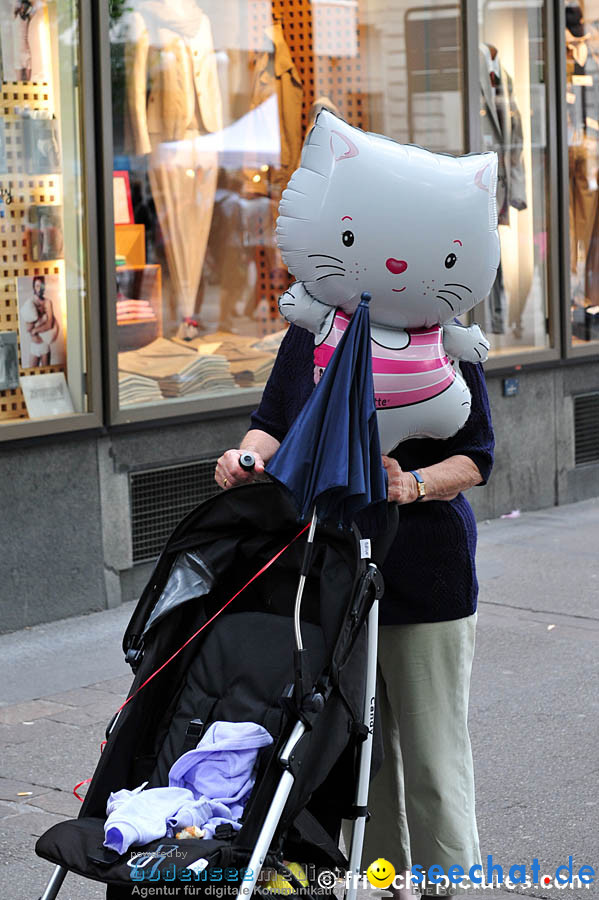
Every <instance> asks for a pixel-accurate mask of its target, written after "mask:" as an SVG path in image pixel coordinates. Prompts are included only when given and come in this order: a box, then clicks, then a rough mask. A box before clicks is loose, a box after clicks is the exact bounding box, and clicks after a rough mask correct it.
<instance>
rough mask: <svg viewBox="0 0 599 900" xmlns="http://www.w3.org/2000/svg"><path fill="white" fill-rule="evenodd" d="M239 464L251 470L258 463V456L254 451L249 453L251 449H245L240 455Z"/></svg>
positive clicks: (248, 470) (247, 470)
mask: <svg viewBox="0 0 599 900" xmlns="http://www.w3.org/2000/svg"><path fill="white" fill-rule="evenodd" d="M239 465H240V466H241V468H242V469H245V471H246V472H251V471H252V469H253V468H254V466H255V465H256V458H255V456H254V454H253V453H249V451H247V450H246V451H244V452H243V453H242V454H241V456H240V457H239Z"/></svg>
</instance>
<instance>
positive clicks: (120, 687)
mask: <svg viewBox="0 0 599 900" xmlns="http://www.w3.org/2000/svg"><path fill="white" fill-rule="evenodd" d="M132 683H133V674H131V675H119V676H118V678H109V679H108V680H107V681H98V682H97V684H92V685H90V687H93V688H94V690H96V689H97V690H102V691H110V693H111V694H119V695H120V696H122V697H123V699H125V697H126V696H127V694H128V693H129V688H130V687H131V685H132Z"/></svg>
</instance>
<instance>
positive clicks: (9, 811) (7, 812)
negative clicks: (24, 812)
mask: <svg viewBox="0 0 599 900" xmlns="http://www.w3.org/2000/svg"><path fill="white" fill-rule="evenodd" d="M18 814H19V804H18V803H14V804H13V803H1V802H0V819H7V818H9V817H10V816H16V815H18Z"/></svg>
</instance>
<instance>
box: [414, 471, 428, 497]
mask: <svg viewBox="0 0 599 900" xmlns="http://www.w3.org/2000/svg"><path fill="white" fill-rule="evenodd" d="M410 475H413V476H414V478H415V479H416V489H417V491H418V496H417V497H416V503H417V502H418V501H419V500H422V499H423V498H424V497H426V485H425V483H424V478H423V477H422V475H421V474H420V473H419V472H416V471H415V470H414V469H410Z"/></svg>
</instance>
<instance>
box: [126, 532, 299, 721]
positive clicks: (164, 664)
mask: <svg viewBox="0 0 599 900" xmlns="http://www.w3.org/2000/svg"><path fill="white" fill-rule="evenodd" d="M309 527H310V524H309V523H308V525H305V526H304V527H303V528H302V530H301V531H298V533H297V534H296V536H295V537H294V538H293V539H292V540H291V541H289V543H288V544H286V545H285V546H284V547H283V549H282V550H279V552H278V553H276V554H275V556H273V558H272V559H270V560H269V561H268V562H267V563H266V565H264V566H262V568H261V569H260V571H259V572H256V574H255V575H252V577H251V578H250V580H249V581H248V582H247V584H244V586H243V587H242V588H240V589H239V590H238V591H237V593H236V594H233V596H232V597H231V599H230V600H227V602H226V603H225V605H224V606H221V608H220V609H219V610H218V611H217V612H215V613H214V615H213V616H211V617H210V618H209V619H208V621H207V622H204V624H203V625H202V627H201V628H198V630H197V631H196V632H195V633H194V634H192V636H191V637H190V638H187V640H186V641H185V643H184V644H182V645H181V646H180V647H179V649H178V650H175V652H174V653H173V655H172V656H170V657H169V658H168V659H167V661H166V662H164V663H162V665H161V666H160V668H158V669H156V671H155V672H152V674H151V675H150V676H149V678H146V680H145V681H144V683H143V684H140V686H139V687H138V688H137V690H136V691H135V693H134V694H131V696H130V697H128V698H127V699H126V700H125V702H124V703H123V704H122V706H119V708H118V709H117V711H116V712H117V713H120V711H121V710H122V709H124V707H125V706H127V704H128V703H129V701H130V700H133V698H134V697H137V695H138V694H139V692H140V691H141V690H142V688H145V686H146V684H149V682H150V681H151V680H152V678H155V677H156V675H158V673H159V672H162V670H163V669H164V668H165V666H168V664H169V663H170V662H172V661H173V659H174V658H175V657H176V656H178V655H179V653H181V651H182V650H184V649H185V647H187V645H188V644H190V643H191V642H192V641H193V639H194V638H196V637H197V636H198V634H199V633H200V632H201V631H203V630H204V628H207V627H208V625H210V623H211V622H213V621H214V620H215V619H216V617H217V616H220V614H221V613H222V611H223V610H225V609H226V608H227V606H228V605H229V603H232V602H233V600H235V599H236V598H237V597H239V595H240V594H241V593H242V592H243V591H245V589H246V588H247V587H249V586H250V584H251V583H252V581H255V580H256V578H259V577H260V575H262V574H263V573H264V572H266V570H267V569H269V568H270V567H271V566H272V564H273V563H274V562H276V561H277V559H278V558H279V556H281V555H282V554H283V553H284V552H285V550H287V549H288V547H291V545H292V544H293V543H294V542H295V541H297V539H298V538H299V537H301V536H302V534H303V533H304V531H307V530H308V528H309Z"/></svg>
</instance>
